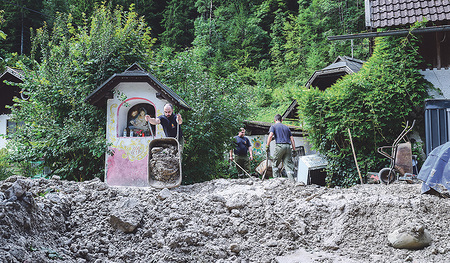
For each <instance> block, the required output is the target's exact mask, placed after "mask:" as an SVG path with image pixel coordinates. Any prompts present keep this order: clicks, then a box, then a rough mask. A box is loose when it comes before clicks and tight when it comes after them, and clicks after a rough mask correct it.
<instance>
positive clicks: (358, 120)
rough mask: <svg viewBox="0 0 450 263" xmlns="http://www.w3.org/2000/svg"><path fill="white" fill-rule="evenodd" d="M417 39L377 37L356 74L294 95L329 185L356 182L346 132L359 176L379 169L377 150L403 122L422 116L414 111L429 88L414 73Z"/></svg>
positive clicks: (392, 137)
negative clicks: (326, 162) (324, 160)
mask: <svg viewBox="0 0 450 263" xmlns="http://www.w3.org/2000/svg"><path fill="white" fill-rule="evenodd" d="M417 41H418V39H414V38H410V37H407V38H398V37H389V38H377V39H376V46H375V50H374V53H373V55H372V57H370V58H369V60H368V61H367V62H366V63H365V64H364V66H363V68H362V69H361V70H360V71H359V72H358V73H355V74H353V75H348V76H345V77H344V78H343V79H341V80H340V81H338V82H337V83H336V84H335V85H333V86H332V87H331V88H329V89H327V90H325V91H324V92H322V91H319V90H317V89H312V90H308V91H304V92H302V93H301V94H300V97H299V99H298V101H299V105H300V108H301V110H300V112H301V114H302V118H301V119H302V120H303V121H304V123H305V126H304V128H306V129H307V130H308V132H309V138H310V141H311V143H312V144H313V145H314V147H315V148H316V149H317V150H318V151H319V152H321V153H322V154H325V155H326V156H327V159H328V160H329V177H328V178H327V183H328V184H329V185H330V186H334V185H341V186H351V185H353V184H356V183H357V182H358V175H357V173H356V170H355V168H356V167H354V164H352V158H353V157H352V152H351V149H350V144H349V138H348V135H347V134H346V131H347V128H350V129H351V132H352V136H353V142H354V145H355V150H356V155H357V157H358V163H359V165H360V167H361V168H362V169H361V170H362V171H363V173H364V172H369V171H379V170H380V169H381V168H383V166H384V165H387V163H388V162H387V161H388V160H386V158H384V159H383V158H381V157H382V156H381V155H380V154H378V153H377V151H376V150H377V148H378V147H379V146H384V145H390V144H392V142H393V141H394V140H395V138H396V137H397V136H398V135H399V133H400V132H401V131H402V130H403V128H404V125H405V123H406V121H408V120H409V121H410V123H411V121H412V120H413V119H415V118H416V119H417V118H421V117H418V116H423V114H421V113H420V112H417V109H421V107H420V105H423V102H424V100H425V98H427V96H428V94H427V89H428V88H429V87H430V86H429V83H427V82H426V81H425V80H424V79H423V77H422V76H421V75H420V73H419V72H418V65H419V63H420V62H421V58H420V57H419V56H418V54H417V53H416V52H415V43H416V42H417ZM416 123H421V120H420V119H418V120H417V122H416Z"/></svg>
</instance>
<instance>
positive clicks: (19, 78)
mask: <svg viewBox="0 0 450 263" xmlns="http://www.w3.org/2000/svg"><path fill="white" fill-rule="evenodd" d="M5 80H6V81H11V82H14V83H22V82H23V71H22V70H20V69H13V68H10V67H6V70H5V71H4V72H3V73H2V74H1V75H0V83H3V81H5Z"/></svg>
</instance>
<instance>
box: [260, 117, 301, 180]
mask: <svg viewBox="0 0 450 263" xmlns="http://www.w3.org/2000/svg"><path fill="white" fill-rule="evenodd" d="M274 121H275V124H274V125H272V126H271V127H270V129H269V137H268V138H267V144H266V145H267V146H266V147H267V149H266V150H267V151H268V150H269V147H270V142H271V141H272V139H273V138H275V142H276V145H275V152H274V154H273V161H272V173H273V177H280V176H281V174H280V172H279V170H278V165H280V162H283V165H284V167H285V169H286V174H287V176H288V178H289V180H292V181H295V178H294V163H293V162H292V150H295V142H294V137H293V136H292V133H291V130H289V128H288V127H287V126H286V125H284V124H282V123H281V122H282V118H281V115H280V114H277V115H275V119H274ZM291 146H292V150H291Z"/></svg>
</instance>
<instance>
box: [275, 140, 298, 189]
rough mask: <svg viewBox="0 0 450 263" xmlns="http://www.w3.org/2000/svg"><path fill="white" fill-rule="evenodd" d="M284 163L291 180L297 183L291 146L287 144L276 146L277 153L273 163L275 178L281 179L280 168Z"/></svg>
mask: <svg viewBox="0 0 450 263" xmlns="http://www.w3.org/2000/svg"><path fill="white" fill-rule="evenodd" d="M281 162H283V166H284V169H286V174H287V176H288V178H289V180H292V181H295V178H294V163H293V162H292V150H291V145H290V144H287V143H279V144H276V145H275V152H274V154H273V161H272V173H273V177H281V174H280V171H279V169H278V166H279V165H280V163H281Z"/></svg>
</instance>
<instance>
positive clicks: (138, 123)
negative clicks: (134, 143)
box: [128, 108, 149, 132]
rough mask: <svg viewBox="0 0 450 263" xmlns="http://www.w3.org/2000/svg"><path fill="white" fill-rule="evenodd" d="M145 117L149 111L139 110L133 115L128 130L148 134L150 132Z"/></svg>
mask: <svg viewBox="0 0 450 263" xmlns="http://www.w3.org/2000/svg"><path fill="white" fill-rule="evenodd" d="M145 115H147V110H146V109H144V108H140V109H139V112H138V111H137V110H135V111H133V112H132V113H131V118H132V119H131V120H130V122H129V125H128V128H129V129H130V130H135V131H139V130H141V131H142V132H147V131H149V128H148V124H147V121H146V120H145Z"/></svg>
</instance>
